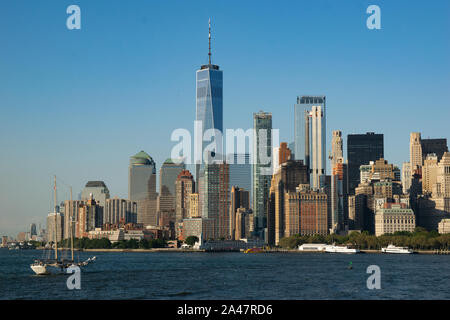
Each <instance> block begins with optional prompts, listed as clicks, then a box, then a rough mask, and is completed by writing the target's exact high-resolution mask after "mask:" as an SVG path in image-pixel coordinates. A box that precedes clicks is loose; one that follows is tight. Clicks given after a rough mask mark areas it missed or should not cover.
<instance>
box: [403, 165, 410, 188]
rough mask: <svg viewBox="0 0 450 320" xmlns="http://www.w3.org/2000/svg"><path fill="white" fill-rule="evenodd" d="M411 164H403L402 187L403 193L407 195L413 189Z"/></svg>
mask: <svg viewBox="0 0 450 320" xmlns="http://www.w3.org/2000/svg"><path fill="white" fill-rule="evenodd" d="M411 181H412V176H411V164H410V163H409V162H403V166H402V187H403V193H404V194H407V193H408V192H409V189H410V188H411Z"/></svg>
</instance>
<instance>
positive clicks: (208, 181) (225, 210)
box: [199, 162, 230, 239]
mask: <svg viewBox="0 0 450 320" xmlns="http://www.w3.org/2000/svg"><path fill="white" fill-rule="evenodd" d="M199 192H200V205H201V206H202V213H201V216H202V218H207V219H213V220H214V230H215V232H214V237H215V238H226V239H228V238H229V237H230V229H229V225H230V220H229V200H228V199H229V165H228V164H227V163H219V162H212V163H206V164H205V165H204V166H203V169H202V171H201V173H200V187H199Z"/></svg>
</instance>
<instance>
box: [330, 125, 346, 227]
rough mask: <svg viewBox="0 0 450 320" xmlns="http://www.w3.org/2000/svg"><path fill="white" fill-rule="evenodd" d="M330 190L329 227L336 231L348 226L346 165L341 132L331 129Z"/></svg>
mask: <svg viewBox="0 0 450 320" xmlns="http://www.w3.org/2000/svg"><path fill="white" fill-rule="evenodd" d="M330 161H331V190H330V191H331V192H330V198H331V199H329V200H330V212H329V227H330V229H332V230H333V232H338V231H341V230H344V229H345V226H348V223H347V220H348V216H347V215H348V166H347V164H346V163H344V151H343V139H342V132H341V131H339V130H335V131H333V136H332V140H331V155H330Z"/></svg>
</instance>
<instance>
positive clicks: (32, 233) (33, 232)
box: [30, 223, 37, 237]
mask: <svg viewBox="0 0 450 320" xmlns="http://www.w3.org/2000/svg"><path fill="white" fill-rule="evenodd" d="M30 236H31V237H33V236H37V230H36V223H32V224H31V225H30Z"/></svg>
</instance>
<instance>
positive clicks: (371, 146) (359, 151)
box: [347, 132, 384, 194]
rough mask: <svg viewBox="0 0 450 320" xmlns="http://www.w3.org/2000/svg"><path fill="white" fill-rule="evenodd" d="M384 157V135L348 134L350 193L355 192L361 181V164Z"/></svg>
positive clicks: (371, 133) (370, 133)
mask: <svg viewBox="0 0 450 320" xmlns="http://www.w3.org/2000/svg"><path fill="white" fill-rule="evenodd" d="M380 158H384V136H383V134H375V133H373V132H368V133H366V134H349V135H348V136H347V162H348V184H349V194H354V192H355V189H356V187H357V186H358V184H359V183H360V171H359V169H360V166H361V165H366V164H369V163H370V161H376V160H378V159H380Z"/></svg>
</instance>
